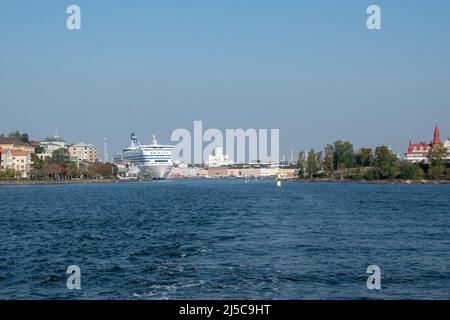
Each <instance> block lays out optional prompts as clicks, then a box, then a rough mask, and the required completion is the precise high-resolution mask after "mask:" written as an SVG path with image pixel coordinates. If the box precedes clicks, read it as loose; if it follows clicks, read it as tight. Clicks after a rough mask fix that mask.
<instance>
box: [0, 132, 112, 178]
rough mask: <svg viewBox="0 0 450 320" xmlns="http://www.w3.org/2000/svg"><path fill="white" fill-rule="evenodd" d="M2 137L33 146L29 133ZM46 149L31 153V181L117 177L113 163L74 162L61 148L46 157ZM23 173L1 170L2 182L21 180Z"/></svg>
mask: <svg viewBox="0 0 450 320" xmlns="http://www.w3.org/2000/svg"><path fill="white" fill-rule="evenodd" d="M0 137H5V138H9V139H13V140H15V141H18V142H21V143H23V144H24V145H27V146H31V145H32V143H31V141H30V139H29V135H28V134H27V133H21V132H20V131H17V130H16V131H14V132H11V133H9V134H8V135H4V134H0ZM43 152H44V149H43V148H42V147H41V146H35V147H34V152H33V153H31V163H32V165H31V170H30V172H29V177H28V178H27V179H30V180H74V179H85V180H90V179H112V178H115V177H116V175H117V167H116V165H114V164H112V163H103V162H88V161H73V160H71V158H70V154H69V151H68V149H67V148H60V149H57V150H55V151H53V152H52V154H50V155H47V156H45V157H40V156H39V155H38V154H43ZM21 178H22V174H21V172H18V171H14V170H11V169H5V170H0V180H9V179H21Z"/></svg>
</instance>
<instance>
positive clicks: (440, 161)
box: [297, 140, 450, 181]
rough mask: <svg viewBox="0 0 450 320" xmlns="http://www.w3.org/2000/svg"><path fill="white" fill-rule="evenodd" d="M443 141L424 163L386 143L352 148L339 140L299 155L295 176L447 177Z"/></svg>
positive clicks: (382, 178)
mask: <svg viewBox="0 0 450 320" xmlns="http://www.w3.org/2000/svg"><path fill="white" fill-rule="evenodd" d="M446 154H447V150H446V148H445V147H444V145H443V144H437V145H435V146H433V148H431V149H430V151H429V154H428V158H429V161H428V162H427V163H411V162H407V161H404V160H401V158H400V157H399V156H398V155H397V154H395V153H394V152H393V151H392V150H391V149H390V148H389V147H387V146H378V147H376V148H375V150H373V149H372V148H361V149H359V150H357V151H355V150H354V147H353V144H352V143H351V142H350V141H341V140H338V141H336V142H334V143H333V144H328V145H326V146H325V148H324V150H323V151H318V152H317V151H315V150H314V149H311V150H310V151H309V152H308V153H307V154H306V153H305V152H304V151H301V152H300V153H299V155H298V162H297V167H298V179H302V180H304V179H308V180H310V179H339V180H343V179H346V180H369V181H373V180H379V181H381V180H399V179H400V180H412V181H414V180H416V181H419V180H424V179H427V180H450V168H449V166H448V164H447V163H446V161H445V156H446Z"/></svg>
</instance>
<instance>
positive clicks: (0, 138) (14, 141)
mask: <svg viewBox="0 0 450 320" xmlns="http://www.w3.org/2000/svg"><path fill="white" fill-rule="evenodd" d="M0 144H12V145H15V146H21V147H25V146H27V147H28V146H29V144H28V143H25V142H22V141H20V140H17V139H12V138H7V137H3V136H0Z"/></svg>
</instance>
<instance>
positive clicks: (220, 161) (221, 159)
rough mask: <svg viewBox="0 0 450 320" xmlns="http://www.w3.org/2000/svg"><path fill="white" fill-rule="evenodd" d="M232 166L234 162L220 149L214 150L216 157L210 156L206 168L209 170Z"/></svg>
mask: <svg viewBox="0 0 450 320" xmlns="http://www.w3.org/2000/svg"><path fill="white" fill-rule="evenodd" d="M232 164H233V162H232V161H231V160H230V159H229V157H228V155H227V154H224V153H223V148H220V147H218V148H215V149H214V155H209V156H208V163H207V164H206V166H207V167H208V168H218V167H222V166H229V165H232Z"/></svg>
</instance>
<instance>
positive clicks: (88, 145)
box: [72, 142, 95, 148]
mask: <svg viewBox="0 0 450 320" xmlns="http://www.w3.org/2000/svg"><path fill="white" fill-rule="evenodd" d="M72 147H77V148H89V147H95V146H94V145H93V144H91V143H84V142H80V143H77V144H74V145H73V146H72Z"/></svg>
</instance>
